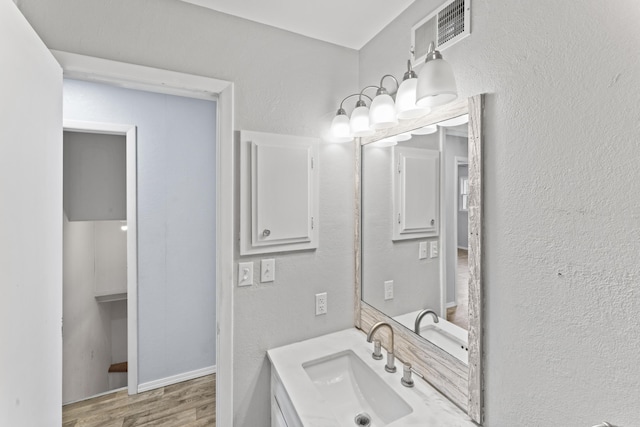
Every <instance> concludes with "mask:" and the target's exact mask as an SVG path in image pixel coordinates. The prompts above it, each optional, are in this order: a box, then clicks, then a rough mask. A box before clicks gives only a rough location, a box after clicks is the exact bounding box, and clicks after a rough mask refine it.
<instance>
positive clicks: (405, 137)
mask: <svg viewBox="0 0 640 427" xmlns="http://www.w3.org/2000/svg"><path fill="white" fill-rule="evenodd" d="M411 136H412V135H411V132H405V133H401V134H399V135H396V139H397V140H398V142H403V141H408V140H410V139H411Z"/></svg>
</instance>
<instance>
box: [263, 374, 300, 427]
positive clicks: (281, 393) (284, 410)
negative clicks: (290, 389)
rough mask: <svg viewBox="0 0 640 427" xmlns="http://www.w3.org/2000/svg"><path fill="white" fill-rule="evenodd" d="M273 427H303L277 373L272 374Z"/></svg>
mask: <svg viewBox="0 0 640 427" xmlns="http://www.w3.org/2000/svg"><path fill="white" fill-rule="evenodd" d="M271 427H303V426H302V422H301V421H300V418H299V417H298V414H297V413H296V411H295V409H293V403H291V399H289V395H288V394H287V391H286V390H285V388H284V386H283V385H282V381H280V379H279V378H278V376H277V375H276V373H275V372H273V371H272V372H271Z"/></svg>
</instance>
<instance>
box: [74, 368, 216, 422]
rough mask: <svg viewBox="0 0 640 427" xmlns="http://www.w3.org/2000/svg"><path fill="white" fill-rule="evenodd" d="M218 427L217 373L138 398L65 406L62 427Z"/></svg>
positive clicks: (120, 396)
mask: <svg viewBox="0 0 640 427" xmlns="http://www.w3.org/2000/svg"><path fill="white" fill-rule="evenodd" d="M215 425H216V381H215V374H214V375H207V376H205V377H201V378H196V379H194V380H191V381H185V382H182V383H178V384H172V385H169V386H166V387H162V388H158V389H155V390H151V391H148V392H145V393H139V394H137V395H134V396H129V395H127V391H126V390H122V391H118V392H116V393H111V394H107V395H104V396H100V397H96V398H94V399H89V400H84V401H82V402H77V403H72V404H70V405H65V406H63V407H62V427H98V426H100V427H143V426H144V427H149V426H154V427H204V426H215Z"/></svg>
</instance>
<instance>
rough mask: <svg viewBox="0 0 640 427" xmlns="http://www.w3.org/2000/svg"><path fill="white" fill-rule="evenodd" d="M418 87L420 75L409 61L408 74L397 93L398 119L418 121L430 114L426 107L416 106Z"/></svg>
mask: <svg viewBox="0 0 640 427" xmlns="http://www.w3.org/2000/svg"><path fill="white" fill-rule="evenodd" d="M417 86H418V75H417V74H416V72H415V71H413V68H411V61H410V60H407V72H406V73H404V77H403V78H402V83H400V87H399V88H398V92H396V110H397V112H398V119H400V120H409V119H417V118H418V117H422V116H424V115H426V114H428V113H429V112H430V111H431V110H430V109H429V108H426V107H418V106H417V105H416V88H417Z"/></svg>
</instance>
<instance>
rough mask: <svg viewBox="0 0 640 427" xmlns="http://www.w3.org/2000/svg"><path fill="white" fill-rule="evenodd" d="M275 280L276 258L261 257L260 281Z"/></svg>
mask: <svg viewBox="0 0 640 427" xmlns="http://www.w3.org/2000/svg"><path fill="white" fill-rule="evenodd" d="M274 280H276V260H275V259H273V258H270V259H263V260H262V261H261V262H260V282H262V283H265V282H273V281H274Z"/></svg>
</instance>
